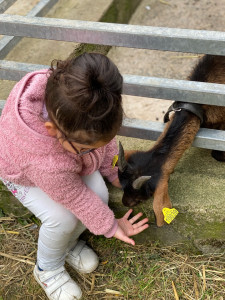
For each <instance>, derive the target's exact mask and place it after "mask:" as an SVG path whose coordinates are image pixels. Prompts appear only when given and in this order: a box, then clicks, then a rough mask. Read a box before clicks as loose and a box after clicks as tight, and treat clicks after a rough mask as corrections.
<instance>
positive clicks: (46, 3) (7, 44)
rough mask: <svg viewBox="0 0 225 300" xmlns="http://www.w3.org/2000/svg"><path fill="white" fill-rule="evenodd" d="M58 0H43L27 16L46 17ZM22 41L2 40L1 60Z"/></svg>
mask: <svg viewBox="0 0 225 300" xmlns="http://www.w3.org/2000/svg"><path fill="white" fill-rule="evenodd" d="M57 2H58V0H41V1H40V2H38V4H37V5H35V6H34V7H33V8H32V10H31V11H30V12H29V13H28V14H27V16H29V17H35V16H39V17H41V16H43V15H45V14H46V13H47V12H48V11H49V10H50V9H51V8H52V7H53V6H54V5H55V4H56V3H57ZM21 39H22V37H19V36H17V37H15V36H4V37H3V38H2V39H1V40H0V59H3V58H5V57H6V55H7V54H8V53H9V51H10V50H12V48H13V47H15V45H16V44H18V42H19V41H20V40H21Z"/></svg>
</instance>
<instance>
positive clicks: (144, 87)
mask: <svg viewBox="0 0 225 300" xmlns="http://www.w3.org/2000/svg"><path fill="white" fill-rule="evenodd" d="M48 68H49V66H46V65H35V64H26V63H18V62H13V61H4V60H2V61H1V60H0V78H1V79H5V80H13V81H18V80H20V79H21V78H22V77H23V76H25V75H26V74H27V73H28V72H32V71H35V70H40V69H48ZM123 78H124V88H123V93H124V94H126V95H133V96H140V97H150V98H157V99H166V100H174V101H184V102H191V103H200V104H209V105H212V104H213V105H218V106H225V85H223V84H214V83H205V82H195V81H188V80H177V79H167V78H157V77H145V76H137V75H123Z"/></svg>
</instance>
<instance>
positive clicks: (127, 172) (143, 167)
mask: <svg viewBox="0 0 225 300" xmlns="http://www.w3.org/2000/svg"><path fill="white" fill-rule="evenodd" d="M146 157H147V155H146V152H137V153H135V154H133V155H131V156H130V157H129V159H128V161H126V159H125V156H124V150H123V147H122V145H121V143H120V144H119V158H118V168H119V170H118V176H119V180H120V184H121V186H122V188H123V191H124V194H123V198H122V202H123V204H124V205H125V206H129V207H130V206H134V205H137V204H138V203H140V202H141V201H143V200H147V199H148V198H149V197H151V196H152V195H153V193H154V184H153V181H154V180H153V181H152V179H151V177H152V176H151V174H150V170H149V166H147V165H148V161H149V159H148V161H146Z"/></svg>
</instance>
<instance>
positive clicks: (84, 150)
mask: <svg viewBox="0 0 225 300" xmlns="http://www.w3.org/2000/svg"><path fill="white" fill-rule="evenodd" d="M57 128H58V127H57ZM58 130H59V131H60V132H61V134H62V137H63V138H64V139H65V140H66V141H67V142H68V143H69V145H70V146H71V148H72V149H73V150H74V151H75V152H76V154H77V155H79V156H82V155H84V154H88V153H90V152H93V151H94V150H95V148H91V149H81V150H77V148H76V147H75V146H74V145H73V144H72V142H71V141H69V140H68V137H67V135H66V134H65V133H64V132H63V131H62V130H61V129H59V128H58Z"/></svg>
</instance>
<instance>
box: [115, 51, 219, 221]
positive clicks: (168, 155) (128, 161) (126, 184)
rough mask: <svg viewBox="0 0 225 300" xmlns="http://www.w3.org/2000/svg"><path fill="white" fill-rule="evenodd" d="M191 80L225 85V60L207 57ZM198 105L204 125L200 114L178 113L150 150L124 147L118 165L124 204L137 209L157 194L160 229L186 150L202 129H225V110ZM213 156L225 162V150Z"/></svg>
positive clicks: (200, 63) (155, 209) (157, 215)
mask: <svg viewBox="0 0 225 300" xmlns="http://www.w3.org/2000/svg"><path fill="white" fill-rule="evenodd" d="M189 80H191V81H200V82H211V83H220V84H225V57H224V56H212V55H205V56H204V57H203V58H202V59H201V60H200V62H199V63H198V64H197V66H196V67H195V68H194V70H193V72H192V74H191V76H190V77H189ZM176 104H177V103H176ZM196 106H197V107H198V108H199V109H200V110H201V111H202V124H201V121H200V117H201V116H200V117H199V114H198V113H197V115H196V113H193V112H191V111H189V110H186V109H181V110H179V111H175V112H174V113H173V115H172V117H171V120H170V121H169V122H168V123H167V125H166V126H165V129H164V131H163V132H162V134H161V135H160V137H159V138H158V140H157V141H156V143H155V145H154V146H153V148H152V149H150V150H149V151H147V152H140V151H131V152H129V151H128V152H127V153H126V154H125V155H124V151H123V148H122V145H121V144H120V153H119V160H118V166H119V180H120V183H121V185H122V188H123V190H124V195H123V199H122V201H123V204H124V205H125V206H134V205H136V204H138V203H139V202H141V201H142V200H146V199H148V198H149V197H151V196H152V195H154V200H153V210H154V213H155V216H156V222H157V225H158V226H162V225H163V224H164V217H163V213H162V209H163V208H164V207H168V208H171V207H172V205H171V201H170V198H169V194H168V181H169V177H170V174H171V173H172V172H173V171H174V168H175V166H176V164H177V163H178V161H179V159H180V158H181V157H182V155H183V153H184V152H185V150H186V149H188V148H189V147H190V146H191V144H192V142H193V140H194V138H195V135H196V134H197V132H198V130H199V128H200V126H201V127H205V128H214V129H220V130H224V129H225V107H221V106H210V105H198V104H195V107H196ZM199 109H198V111H199ZM200 115H201V113H200ZM212 156H213V157H214V158H215V159H216V160H219V161H225V151H215V150H213V151H212Z"/></svg>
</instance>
